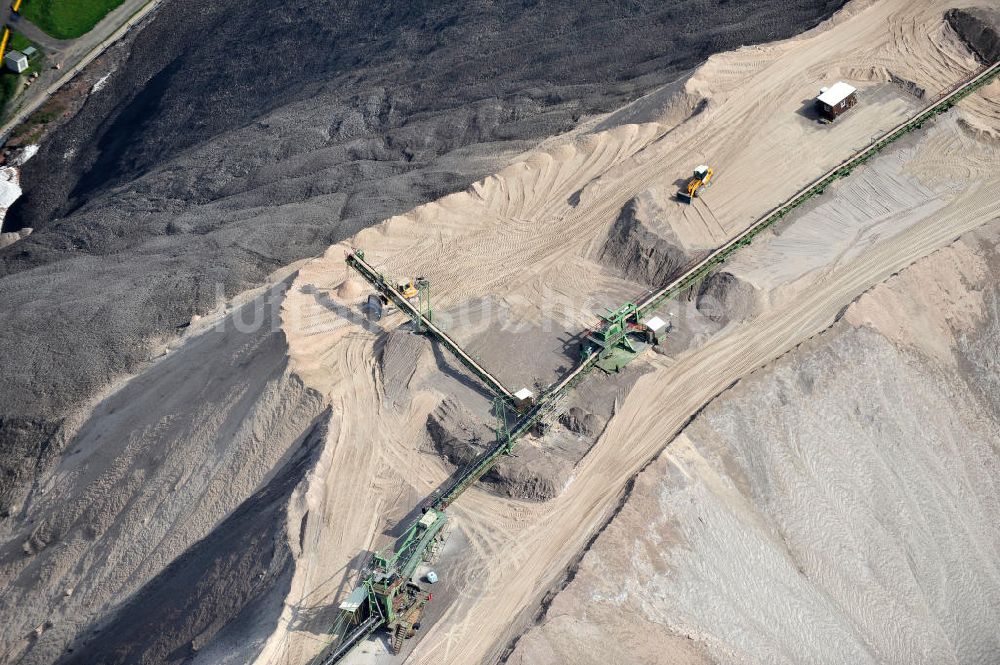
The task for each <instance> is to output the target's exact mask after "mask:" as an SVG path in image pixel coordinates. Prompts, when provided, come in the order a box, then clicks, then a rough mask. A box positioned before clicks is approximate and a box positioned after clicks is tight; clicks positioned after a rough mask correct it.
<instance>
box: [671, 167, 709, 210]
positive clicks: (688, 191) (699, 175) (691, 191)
mask: <svg viewBox="0 0 1000 665" xmlns="http://www.w3.org/2000/svg"><path fill="white" fill-rule="evenodd" d="M713 175H715V171H713V170H712V167H710V166H709V165H708V164H701V165H699V166H698V167H697V168H696V169H695V170H694V175H693V176H691V179H690V180H688V182H687V187H685V188H684V189H682V190H680V191H679V192H677V198H678V199H680V200H681V201H683V202H684V203H691V200H692V199H693V198H694V197H696V196H698V192H699V191H701V188H702V187H708V186H710V185H711V184H712V176H713Z"/></svg>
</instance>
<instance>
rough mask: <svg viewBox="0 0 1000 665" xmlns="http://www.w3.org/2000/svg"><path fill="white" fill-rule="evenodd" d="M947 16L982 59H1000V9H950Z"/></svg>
mask: <svg viewBox="0 0 1000 665" xmlns="http://www.w3.org/2000/svg"><path fill="white" fill-rule="evenodd" d="M945 18H946V19H947V21H948V24H949V25H951V27H952V28H953V29H954V30H955V32H957V33H958V36H959V37H961V38H962V41H964V42H965V43H966V45H967V46H968V47H969V49H970V50H971V51H972V52H973V53H975V54H976V55H977V56H978V57H979V59H980V61H982V62H983V63H984V64H993V63H994V62H996V61H997V60H1000V9H986V8H982V7H980V8H971V9H949V10H948V11H947V12H945Z"/></svg>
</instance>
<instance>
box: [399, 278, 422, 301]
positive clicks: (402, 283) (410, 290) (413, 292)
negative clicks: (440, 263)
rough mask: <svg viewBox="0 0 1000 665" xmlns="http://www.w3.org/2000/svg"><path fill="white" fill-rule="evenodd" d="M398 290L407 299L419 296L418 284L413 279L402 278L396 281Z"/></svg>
mask: <svg viewBox="0 0 1000 665" xmlns="http://www.w3.org/2000/svg"><path fill="white" fill-rule="evenodd" d="M396 290H397V291H399V293H400V295H402V296H403V297H404V298H406V299H407V300H410V299H411V298H416V297H417V285H416V284H414V283H413V280H412V279H401V280H399V281H398V282H396Z"/></svg>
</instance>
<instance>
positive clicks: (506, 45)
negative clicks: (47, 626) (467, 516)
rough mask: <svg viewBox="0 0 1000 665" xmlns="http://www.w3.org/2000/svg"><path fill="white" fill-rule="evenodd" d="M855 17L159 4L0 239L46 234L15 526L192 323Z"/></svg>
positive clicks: (5, 456) (3, 464) (29, 314)
mask: <svg viewBox="0 0 1000 665" xmlns="http://www.w3.org/2000/svg"><path fill="white" fill-rule="evenodd" d="M841 4H842V2H840V1H839V0H828V1H825V2H820V3H816V2H806V1H805V0H795V1H793V2H780V3H779V2H758V3H754V4H752V5H749V4H739V3H729V2H724V1H718V2H710V3H708V4H705V3H697V2H692V1H690V0H675V1H672V2H663V3H624V4H623V3H617V2H600V3H596V4H594V3H591V4H588V5H580V4H576V3H571V2H534V1H526V2H509V1H505V2H500V3H493V2H473V3H467V2H444V3H441V2H437V3H417V4H413V3H399V2H395V3H384V4H382V5H378V6H377V7H373V6H372V5H371V4H370V3H362V2H346V3H336V4H334V5H330V4H324V3H318V4H317V3H310V2H302V1H298V2H292V3H290V4H289V3H281V4H275V5H265V6H260V7H255V8H254V9H253V10H248V9H247V7H246V5H245V3H238V2H234V1H233V0H226V1H223V2H213V3H210V4H208V5H206V4H204V3H199V2H195V1H194V0H178V1H175V2H169V3H165V4H164V6H163V7H162V8H161V9H159V10H158V11H157V13H156V15H155V16H154V17H153V18H152V19H151V20H150V21H149V22H148V23H147V24H145V25H144V26H143V27H142V28H141V30H138V31H136V32H135V34H133V35H132V36H130V37H129V39H128V40H127V41H125V42H123V43H122V44H120V45H119V46H117V47H116V48H115V51H114V52H113V53H112V54H111V55H109V56H108V57H107V58H105V61H107V62H111V63H113V68H112V71H111V72H110V73H111V75H110V77H109V78H108V79H107V81H106V82H105V83H104V85H103V88H102V89H101V90H100V92H98V93H95V94H93V95H92V96H91V97H90V98H89V99H88V101H87V103H86V104H85V105H84V106H83V108H82V109H81V110H80V111H79V113H78V114H77V115H76V117H75V118H73V119H72V120H71V121H70V122H68V123H67V124H66V125H65V126H63V127H61V128H60V129H59V130H58V131H57V132H56V133H55V134H54V135H53V136H51V137H50V138H49V139H47V140H46V142H45V144H44V145H43V146H42V149H41V151H40V152H39V153H38V155H37V156H36V157H35V158H34V159H33V160H32V161H30V162H29V163H28V164H27V165H26V167H25V169H24V172H23V174H22V175H23V178H22V180H23V186H24V191H25V193H24V196H23V197H22V199H21V200H19V201H18V202H17V203H16V204H15V205H14V207H13V208H12V209H11V210H10V212H9V216H8V219H7V221H6V222H5V230H6V231H16V230H18V229H19V228H21V227H31V228H34V229H35V233H34V234H33V235H31V236H30V237H28V238H26V239H24V240H21V241H19V242H17V243H16V244H14V245H11V246H9V247H6V248H4V249H2V250H0V309H2V311H3V312H4V314H5V316H4V321H3V325H2V326H0V335H2V337H0V348H2V349H3V350H4V353H3V363H4V369H5V376H6V378H7V380H6V381H5V382H4V385H3V387H2V388H0V436H2V442H3V450H2V458H0V473H2V474H3V477H4V479H5V482H4V483H3V491H2V492H0V510H2V511H4V512H5V513H9V512H10V510H11V507H12V505H13V504H15V503H17V502H19V500H20V498H23V495H24V492H25V489H26V487H28V486H30V483H31V482H32V479H33V477H34V476H35V475H36V473H37V469H38V468H39V467H44V466H45V465H46V464H48V463H49V461H50V460H51V459H52V457H53V455H54V454H55V453H56V452H57V451H59V450H61V449H62V448H63V446H64V445H65V444H66V439H67V437H68V436H69V435H70V434H71V432H70V431H68V430H67V429H66V427H65V425H66V423H67V421H66V418H67V417H68V416H69V415H70V414H72V413H73V412H75V411H76V410H78V409H79V408H80V407H81V405H83V404H84V403H86V402H88V401H89V400H91V399H92V398H93V397H94V396H95V395H97V394H98V393H100V392H101V391H103V390H105V389H106V388H107V387H108V386H109V385H110V384H111V383H112V382H113V381H114V380H115V379H116V378H117V377H121V376H123V375H128V374H131V373H134V372H136V371H137V370H138V369H139V367H140V366H141V364H142V363H143V362H145V361H146V360H148V359H149V358H150V355H151V352H150V347H151V345H152V342H154V341H158V340H160V339H162V338H164V337H166V338H169V337H172V336H174V335H176V334H177V331H178V330H180V329H183V327H184V326H186V325H187V324H188V322H189V321H190V319H191V317H192V316H193V315H196V314H202V313H205V312H206V311H207V310H209V309H211V308H213V307H215V306H216V305H218V304H219V301H220V300H221V299H224V298H226V297H228V296H232V295H233V294H235V293H238V292H240V291H242V290H244V289H246V288H248V287H251V286H253V285H256V284H260V283H261V282H262V281H263V280H264V279H265V278H266V276H267V275H268V274H269V273H270V272H272V271H273V270H275V269H276V268H278V267H280V266H283V265H286V264H288V263H290V262H292V261H294V260H296V259H299V258H302V257H306V256H311V255H315V254H317V253H319V252H320V251H321V250H322V249H323V248H325V247H326V246H328V245H329V244H330V243H332V242H335V241H337V240H341V239H343V238H345V237H348V236H349V235H350V234H351V233H352V232H354V231H356V230H357V229H358V228H360V227H362V226H365V225H368V224H371V223H373V222H375V221H377V220H381V219H384V218H386V217H388V216H390V215H392V214H394V213H397V212H401V211H403V210H406V209H409V208H411V207H413V206H414V205H416V204H418V203H421V202H424V201H427V200H431V199H434V198H436V197H438V196H440V195H443V194H445V193H448V192H451V191H454V190H458V189H461V188H463V187H465V186H466V185H467V184H468V183H470V182H472V181H473V180H474V179H476V178H478V177H480V176H482V175H484V174H487V173H490V172H492V171H494V170H495V169H496V168H497V167H498V165H499V164H501V163H502V162H503V160H504V159H506V158H508V157H509V156H510V155H511V154H513V153H515V152H518V151H520V150H523V149H524V148H526V147H527V146H529V145H531V144H532V142H533V141H535V140H537V139H540V138H542V137H545V136H548V135H551V134H554V133H558V132H561V131H564V130H567V129H569V128H571V127H573V126H574V124H575V123H576V122H578V121H579V120H580V119H581V118H584V117H586V116H588V115H590V114H594V113H598V112H601V111H607V110H610V109H612V108H615V107H617V106H619V105H621V104H622V103H623V102H624V101H627V100H629V99H631V98H634V97H636V96H638V95H640V94H642V93H644V92H646V91H648V90H650V89H652V88H653V87H655V86H657V85H660V84H662V83H664V82H666V81H670V80H672V79H673V78H676V77H677V76H678V75H679V74H680V73H682V72H683V71H685V70H686V69H688V68H690V67H692V66H693V65H695V64H696V63H698V62H699V61H701V60H702V59H704V58H705V57H706V56H707V55H708V54H710V53H712V52H713V51H717V50H721V49H727V48H732V47H734V46H738V45H741V44H749V43H754V42H761V41H768V40H773V39H776V38H780V37H784V36H790V35H793V34H795V33H797V32H799V31H801V30H802V29H804V28H807V27H810V26H812V25H814V24H816V23H817V22H818V21H819V20H821V19H823V18H825V17H826V16H828V15H830V13H831V12H832V11H834V10H835V9H837V8H838V7H839V6H840V5H841ZM54 313H56V314H54ZM54 319H55V320H56V321H54ZM66 349H72V352H71V353H66V352H65V350H66Z"/></svg>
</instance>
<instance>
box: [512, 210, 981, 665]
mask: <svg viewBox="0 0 1000 665" xmlns="http://www.w3.org/2000/svg"><path fill="white" fill-rule="evenodd" d="M998 240H1000V221H995V222H993V223H991V224H988V225H987V226H985V227H983V228H982V229H980V230H977V231H973V232H971V233H969V234H966V235H964V236H962V239H961V240H959V241H956V242H955V243H953V244H951V245H949V246H948V247H946V248H944V249H942V250H939V251H937V252H935V253H934V254H932V255H930V256H928V257H925V258H923V259H921V260H920V261H918V262H917V263H916V264H914V265H912V266H910V267H908V268H906V269H904V270H903V271H902V272H901V273H900V274H899V275H898V276H897V277H893V278H890V279H889V280H888V281H887V282H885V283H882V284H880V285H878V286H876V287H874V288H873V289H871V290H870V291H868V292H867V293H865V295H863V296H862V297H861V298H859V300H858V301H856V302H855V303H854V304H852V305H851V306H850V307H849V308H848V310H847V311H846V313H845V315H844V317H843V318H842V319H841V320H840V321H839V322H838V323H837V324H835V325H834V326H833V327H832V328H831V329H830V330H827V331H824V332H823V333H822V334H820V335H818V336H816V337H815V338H813V339H812V340H810V341H808V342H806V343H804V344H803V345H801V346H800V347H799V348H796V349H795V350H793V351H792V352H790V353H788V354H786V355H784V356H783V357H781V358H780V359H779V360H777V361H775V362H774V363H772V364H770V365H768V366H767V367H766V368H765V369H763V370H761V371H759V372H756V373H754V374H753V375H751V376H750V377H748V378H747V379H745V380H743V381H741V382H740V383H739V384H738V385H736V386H735V387H734V388H732V389H730V390H727V391H725V392H724V393H723V394H722V395H720V396H719V397H718V398H717V399H715V400H713V402H712V403H711V404H710V405H709V406H708V407H707V408H706V409H705V410H704V411H703V412H702V413H701V414H699V416H698V418H697V419H696V420H695V421H694V422H692V423H691V424H690V425H689V426H687V427H685V429H684V431H683V432H682V433H681V434H680V435H678V436H677V437H676V438H675V439H674V440H672V441H671V442H670V445H669V447H667V449H666V450H665V451H664V452H663V453H661V454H660V455H659V456H658V457H657V458H656V459H655V460H654V461H653V462H652V463H651V465H650V466H649V467H648V468H647V469H645V470H644V471H643V472H642V473H641V474H640V475H639V476H638V478H637V479H636V482H635V486H634V488H633V489H632V491H631V493H630V495H629V498H628V499H627V501H626V503H625V505H624V506H623V508H622V510H621V511H620V512H619V513H618V514H617V515H616V516H615V517H614V519H613V520H612V521H611V522H610V523H609V525H608V526H607V527H606V528H605V529H604V531H603V532H602V533H601V535H600V537H599V538H598V539H597V540H596V541H595V543H594V544H593V546H592V547H591V548H590V549H589V550H588V552H587V554H586V555H585V556H584V557H583V559H582V561H581V562H580V564H579V566H578V567H577V569H576V571H575V575H574V578H573V580H572V581H571V582H570V583H569V584H568V585H567V586H566V588H565V589H563V590H562V591H561V592H560V593H559V594H558V595H557V596H556V597H555V599H554V600H553V601H552V603H551V604H550V605H549V606H548V608H547V611H546V612H545V615H544V617H543V618H542V619H541V620H540V621H539V622H538V624H537V625H536V626H535V627H534V628H532V630H530V631H529V632H528V633H527V634H526V635H524V636H523V637H522V638H521V639H520V640H519V641H518V644H517V647H516V649H515V651H514V653H513V654H512V656H511V658H510V659H509V661H508V662H511V663H518V664H521V663H524V664H527V663H538V662H544V663H551V664H553V665H557V664H560V663H607V662H611V663H619V662H621V663H625V662H664V658H663V654H665V653H670V654H673V653H678V654H680V655H681V658H679V659H678V660H677V661H675V660H674V659H670V661H669V662H714V663H760V662H767V663H804V662H809V663H920V662H934V663H983V664H986V663H993V662H996V659H997V656H998V654H1000V639H998V636H997V634H996V631H995V630H994V626H995V625H996V623H997V621H998V612H1000V574H998V573H1000V570H998V560H997V556H996V553H997V551H998V549H1000V529H998V526H997V523H996V520H994V519H993V518H992V515H994V514H995V513H996V511H997V510H998V507H1000V483H998V481H997V471H998V468H1000V454H998V453H1000V451H998V450H997V446H996V441H997V436H998V432H1000V412H998V411H997V409H996V400H995V399H993V400H992V401H991V399H990V398H989V397H988V395H989V393H990V392H992V386H994V385H995V384H996V381H997V372H996V367H997V365H996V349H997V331H998V330H1000V328H998V324H1000V317H998V313H1000V312H998V309H997V296H998V293H1000V290H998V289H1000V284H998V281H997V267H998V265H1000V263H998V261H1000V256H998V255H997V253H996V246H997V242H998ZM684 656H688V658H686V659H685V657H684Z"/></svg>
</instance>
